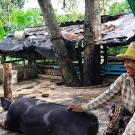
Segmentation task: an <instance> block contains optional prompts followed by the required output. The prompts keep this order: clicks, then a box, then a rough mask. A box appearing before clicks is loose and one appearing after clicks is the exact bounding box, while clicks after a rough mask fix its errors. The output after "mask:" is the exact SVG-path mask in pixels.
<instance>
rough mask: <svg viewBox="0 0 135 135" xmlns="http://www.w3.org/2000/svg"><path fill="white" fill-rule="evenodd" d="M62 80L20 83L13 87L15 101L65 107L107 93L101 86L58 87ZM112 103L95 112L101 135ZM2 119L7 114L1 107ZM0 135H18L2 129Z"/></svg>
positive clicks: (0, 117)
mask: <svg viewBox="0 0 135 135" xmlns="http://www.w3.org/2000/svg"><path fill="white" fill-rule="evenodd" d="M58 82H60V80H53V81H52V80H49V79H44V78H37V79H34V80H25V81H21V82H18V83H17V84H14V85H13V86H12V89H13V97H14V99H16V98H18V97H32V98H38V99H42V100H45V101H49V102H55V103H60V104H64V105H67V106H69V105H71V104H83V103H87V102H89V101H90V100H92V99H94V98H95V97H96V96H98V95H99V94H100V93H102V92H103V91H105V90H106V89H107V88H108V86H104V85H99V86H96V87H78V88H74V87H66V86H64V85H60V86H58V85H57V83H58ZM2 96H3V87H2V85H0V97H2ZM109 104H110V102H108V103H107V104H106V105H105V106H104V107H101V108H98V109H96V110H93V112H94V113H95V114H96V115H97V117H98V119H99V123H100V125H99V133H98V135H102V134H103V132H104V130H105V128H106V124H107V123H108V117H107V113H108V107H109ZM0 112H1V113H0V119H3V118H4V117H5V112H3V110H2V108H1V106H0ZM0 135H18V134H16V133H11V132H9V131H6V130H3V129H1V128H0Z"/></svg>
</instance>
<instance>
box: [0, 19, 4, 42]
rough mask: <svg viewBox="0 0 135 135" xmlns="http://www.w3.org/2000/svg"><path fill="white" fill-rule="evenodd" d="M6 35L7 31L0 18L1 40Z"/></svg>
mask: <svg viewBox="0 0 135 135" xmlns="http://www.w3.org/2000/svg"><path fill="white" fill-rule="evenodd" d="M4 36H5V31H4V29H3V24H2V21H1V20H0V40H1V39H3V38H4Z"/></svg>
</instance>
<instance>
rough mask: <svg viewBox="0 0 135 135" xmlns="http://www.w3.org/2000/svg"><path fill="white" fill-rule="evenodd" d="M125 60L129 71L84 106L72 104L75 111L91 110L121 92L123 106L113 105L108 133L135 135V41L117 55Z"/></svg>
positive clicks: (109, 134) (111, 134)
mask: <svg viewBox="0 0 135 135" xmlns="http://www.w3.org/2000/svg"><path fill="white" fill-rule="evenodd" d="M117 57H118V58H121V59H123V60H124V66H125V68H126V70H127V73H124V74H122V75H121V76H120V77H118V78H117V79H116V80H115V82H114V83H113V84H112V85H111V86H110V87H109V88H108V89H107V90H106V91H105V92H104V93H102V94H101V95H99V96H98V97H97V98H95V99H94V100H92V101H90V102H89V103H87V104H84V105H82V106H76V105H73V106H70V107H69V110H71V111H75V112H83V111H86V112H87V111H89V110H91V109H94V108H97V107H98V106H99V105H103V104H104V103H106V102H107V101H108V100H110V99H111V98H112V97H114V96H115V95H117V93H120V94H121V98H122V106H119V107H115V106H113V107H112V109H113V110H112V113H111V121H110V123H109V125H108V127H107V131H106V135H135V113H134V110H135V42H132V43H131V44H130V45H129V47H128V49H127V50H126V52H125V53H124V54H119V55H117Z"/></svg>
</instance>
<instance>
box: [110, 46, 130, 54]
mask: <svg viewBox="0 0 135 135" xmlns="http://www.w3.org/2000/svg"><path fill="white" fill-rule="evenodd" d="M127 47H128V46H122V47H121V46H118V47H112V48H109V49H108V54H109V55H111V56H116V55H117V54H119V53H124V52H125V51H126V49H127Z"/></svg>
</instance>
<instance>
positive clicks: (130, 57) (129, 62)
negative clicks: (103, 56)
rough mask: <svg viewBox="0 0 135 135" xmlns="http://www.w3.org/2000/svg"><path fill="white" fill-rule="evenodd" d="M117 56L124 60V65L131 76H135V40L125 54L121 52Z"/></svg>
mask: <svg viewBox="0 0 135 135" xmlns="http://www.w3.org/2000/svg"><path fill="white" fill-rule="evenodd" d="M116 57H117V58H120V59H123V60H124V66H125V68H126V70H127V73H128V74H129V75H131V76H135V42H132V43H131V44H130V45H129V46H128V48H127V50H126V52H125V53H124V54H122V53H121V54H119V55H117V56H116Z"/></svg>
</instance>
